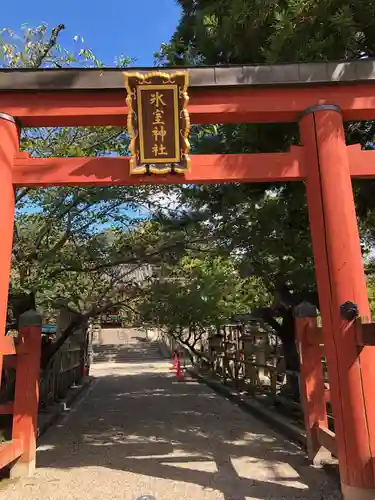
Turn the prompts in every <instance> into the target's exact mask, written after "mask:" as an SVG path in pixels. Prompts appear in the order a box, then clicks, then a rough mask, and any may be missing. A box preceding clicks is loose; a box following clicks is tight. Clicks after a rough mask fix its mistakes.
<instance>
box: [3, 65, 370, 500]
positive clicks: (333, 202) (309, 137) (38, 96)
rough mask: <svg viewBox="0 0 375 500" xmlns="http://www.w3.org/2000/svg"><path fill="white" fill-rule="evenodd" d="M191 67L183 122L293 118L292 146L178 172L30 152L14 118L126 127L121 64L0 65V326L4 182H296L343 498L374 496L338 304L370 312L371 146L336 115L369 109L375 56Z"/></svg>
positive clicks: (201, 162)
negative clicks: (351, 142)
mask: <svg viewBox="0 0 375 500" xmlns="http://www.w3.org/2000/svg"><path fill="white" fill-rule="evenodd" d="M179 69H180V68H179ZM140 71H145V72H148V71H149V70H145V69H143V70H140ZM153 71H155V68H153ZM163 71H164V72H165V71H168V69H167V70H166V69H164V68H163ZM189 76H190V82H191V84H190V88H189V95H190V103H189V106H188V110H189V114H190V118H191V122H192V123H194V124H212V123H241V122H242V123H245V122H269V123H271V122H272V123H275V122H298V123H299V128H300V139H301V145H300V146H295V147H292V148H291V150H290V152H288V153H272V154H238V155H193V156H192V157H191V170H190V172H188V173H186V174H184V175H183V176H178V175H174V176H169V175H153V176H139V175H130V173H129V165H128V162H129V160H128V159H127V158H47V159H41V158H37V159H36V158H30V157H29V156H28V155H27V154H26V153H21V152H20V151H19V127H20V126H21V127H44V126H84V125H88V126H102V125H116V126H124V127H125V124H126V116H127V108H126V105H125V91H124V83H123V75H122V73H121V72H120V71H116V70H105V69H98V70H73V69H72V70H37V71H35V70H1V71H0V112H1V113H0V214H1V217H0V235H1V238H2V244H1V246H0V335H3V334H4V331H5V316H6V305H7V296H8V286H9V275H10V260H11V251H12V239H13V219H14V204H15V201H14V187H18V186H29V187H38V186H40V187H41V186H51V185H60V186H61V185H98V186H99V185H100V186H103V185H140V184H176V183H197V184H199V183H224V182H269V181H304V182H305V184H306V191H307V200H308V207H309V217H310V227H311V237H312V243H313V249H314V259H315V268H316V275H317V283H318V292H319V299H320V305H321V313H322V319H323V337H324V344H325V350H326V356H327V361H328V371H329V378H330V386H331V401H332V406H333V411H334V418H335V431H336V446H337V450H338V456H339V462H340V473H341V483H342V489H343V492H344V497H345V499H346V500H348V499H350V500H351V499H355V500H360V499H370V498H371V499H373V498H375V462H374V457H375V363H374V359H375V358H374V356H373V355H372V354H374V351H371V347H369V346H365V347H363V348H362V349H361V350H360V349H359V347H358V345H357V344H358V342H357V339H356V337H355V334H354V333H353V329H352V328H350V327H349V326H350V325H348V322H346V321H343V319H342V317H341V315H340V305H342V304H343V303H345V302H346V301H352V302H354V303H356V304H357V305H358V307H359V311H360V315H361V318H362V321H363V322H370V311H369V305H368V298H367V290H366V281H365V275H364V269H363V263H362V255H361V251H360V244H359V235H358V228H357V221H356V214H355V207H354V201H353V193H352V185H351V177H353V178H375V151H362V150H361V148H360V146H359V145H355V146H349V147H348V146H346V144H345V137H344V129H343V122H344V121H346V120H368V119H375V85H374V83H373V82H374V80H373V79H374V78H375V63H373V62H372V61H370V60H362V61H354V62H345V63H316V64H287V65H276V66H258V67H251V66H240V67H219V68H209V67H202V68H191V69H189ZM31 328H32V327H31ZM14 352H15V349H14V346H13V344H12V342H11V341H10V340H9V339H7V338H5V337H3V336H2V337H0V358H2V356H1V354H3V355H6V354H12V353H14ZM34 389H35V388H34ZM24 396H25V398H26V396H27V395H24ZM26 400H27V398H26V399H25V401H26ZM30 404H31V403H30ZM33 404H35V398H34V403H33ZM20 407H22V405H20ZM23 408H25V405H24V406H23ZM29 410H30V411H31V410H32V409H31V408H29ZM34 410H35V409H34ZM26 413H27V411H26ZM15 418H16V415H15ZM18 418H19V419H21V420H22V415H18ZM33 425H35V419H34V422H31V420H29V421H28V423H27V424H26V427H25V428H24V431H23V434H22V435H21V436H20V439H17V446H16V445H14V447H13V448H12V446H11V445H9V444H7V445H5V446H6V447H7V448H6V449H5V447H4V445H0V465H1V464H4V463H6V458H4V457H5V455H6V453H8V455H7V456H8V457H11V459H12V460H13V459H14V458H17V457H19V456H20V455H21V458H20V459H19V460H20V464H21V465H22V460H23V463H24V465H26V468H24V469H23V470H26V471H27V472H29V471H30V464H31V465H32V463H33V453H34V454H35V449H34V450H31V454H30V453H28V454H27V453H25V449H26V448H27V449H28V450H29V452H30V447H31V448H33V447H34V448H35V439H34V441H33V439H32V436H31V434H32V433H33V432H34V431H35V429H34V427H33ZM2 446H3V448H2ZM10 450H11V451H10ZM22 453H23V455H22ZM2 454H3V459H2V460H1V457H2ZM23 456H24V459H22V457H23ZM34 456H35V455H34ZM8 461H9V460H8ZM19 470H20V471H21V470H22V467H21V468H20V469H19Z"/></svg>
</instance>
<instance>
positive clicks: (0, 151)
mask: <svg viewBox="0 0 375 500" xmlns="http://www.w3.org/2000/svg"><path fill="white" fill-rule="evenodd" d="M18 151H19V130H18V127H17V123H16V120H15V119H14V118H13V117H12V116H9V115H7V114H5V113H1V112H0V338H1V337H2V336H3V335H5V326H6V313H7V304H8V291H9V282H10V271H11V256H12V244H13V230H14V208H15V197H14V188H13V183H12V168H13V164H14V159H15V157H16V155H17V153H18ZM0 354H1V352H0ZM0 379H1V370H0Z"/></svg>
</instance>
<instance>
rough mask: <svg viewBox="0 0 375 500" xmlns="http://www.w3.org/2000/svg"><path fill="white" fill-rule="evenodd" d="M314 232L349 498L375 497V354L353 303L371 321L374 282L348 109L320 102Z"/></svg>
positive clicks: (313, 130) (313, 164)
mask: <svg viewBox="0 0 375 500" xmlns="http://www.w3.org/2000/svg"><path fill="white" fill-rule="evenodd" d="M300 134H301V140H302V144H303V147H304V166H305V169H306V175H307V183H306V191H307V200H308V207H309V217H310V228H311V237H312V244H313V250H314V260H315V268H316V275H317V283H318V292H319V304H320V310H321V313H322V325H323V337H324V345H325V351H326V357H327V368H328V376H329V380H330V387H331V390H330V392H331V402H332V409H333V414H334V419H335V433H336V437H337V446H338V457H339V463H340V476H341V486H342V491H343V495H344V499H345V500H367V499H371V500H373V498H374V497H375V479H374V470H373V467H374V464H373V457H374V455H375V398H374V397H373V387H374V384H375V364H374V362H373V359H374V355H373V353H374V351H373V350H371V347H365V348H363V349H362V351H361V353H360V354H359V350H358V347H357V342H356V335H355V331H354V330H355V329H354V328H352V327H350V321H347V320H345V319H343V318H342V317H341V311H340V306H341V305H342V304H344V303H345V302H347V301H351V302H353V303H355V304H357V305H358V308H359V313H360V315H361V317H362V320H363V321H369V319H370V312H369V305H368V299H367V290H366V281H365V275H364V269H363V262H362V255H361V250H360V241H359V235H358V228H357V220H356V214H355V206H354V199H353V192H352V185H351V177H350V165H349V160H348V154H347V147H346V144H345V135H344V128H343V121H342V116H341V112H340V110H339V109H338V108H337V107H336V106H333V105H321V106H315V107H314V108H311V109H309V110H307V111H306V112H305V113H304V116H303V117H302V118H301V121H300Z"/></svg>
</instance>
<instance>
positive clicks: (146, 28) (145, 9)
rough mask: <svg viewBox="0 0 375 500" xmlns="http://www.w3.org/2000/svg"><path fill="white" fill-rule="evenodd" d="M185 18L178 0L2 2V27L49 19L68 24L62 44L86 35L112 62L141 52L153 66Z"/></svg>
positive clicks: (141, 57)
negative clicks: (155, 59) (155, 55)
mask: <svg viewBox="0 0 375 500" xmlns="http://www.w3.org/2000/svg"><path fill="white" fill-rule="evenodd" d="M20 4H22V6H21V5H20ZM94 4H96V5H97V6H98V7H97V8H94ZM179 18H180V9H179V7H178V6H177V2H176V1H175V0H132V1H130V0H106V1H104V2H98V3H96V2H94V0H64V1H62V2H55V1H53V0H52V1H51V0H37V1H35V2H28V1H27V0H13V1H3V2H1V27H4V28H11V29H12V30H14V31H17V30H19V29H20V27H21V25H22V24H24V23H27V24H28V25H29V26H37V25H38V24H40V23H42V22H45V23H47V24H48V25H49V26H50V27H53V26H56V25H58V24H61V23H62V24H65V25H66V31H65V32H63V33H62V35H61V38H60V44H61V45H63V46H64V47H66V48H69V47H71V46H72V45H73V42H72V40H73V37H74V36H75V35H81V36H83V37H84V40H85V45H86V46H87V47H89V48H91V49H92V50H93V52H94V54H95V55H96V57H97V58H98V59H100V60H102V61H103V62H104V64H105V65H106V66H113V65H114V59H115V57H116V56H120V55H122V54H123V55H125V56H129V57H135V58H136V59H137V62H136V63H135V65H137V66H151V65H152V63H153V56H152V54H153V52H155V51H157V50H158V49H159V47H160V44H161V43H162V42H166V41H169V39H170V37H171V35H172V34H173V32H174V29H175V27H176V25H177V23H178V21H179Z"/></svg>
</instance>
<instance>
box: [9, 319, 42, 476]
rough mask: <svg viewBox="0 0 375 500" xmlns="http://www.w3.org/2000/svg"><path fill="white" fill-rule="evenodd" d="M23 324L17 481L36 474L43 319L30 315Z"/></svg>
mask: <svg viewBox="0 0 375 500" xmlns="http://www.w3.org/2000/svg"><path fill="white" fill-rule="evenodd" d="M19 324H20V332H19V339H18V340H19V342H18V345H17V369H16V390H15V395H14V411H13V431H12V439H14V440H18V441H21V442H22V446H23V453H22V455H21V457H20V458H19V459H18V460H17V462H16V463H15V464H13V466H12V468H11V477H14V478H15V477H24V476H29V475H31V474H32V473H33V472H34V470H35V455H36V437H37V431H38V405H39V372H40V354H41V339H42V316H41V315H40V314H39V313H38V312H36V311H27V312H25V313H24V314H22V315H21V317H20V322H19Z"/></svg>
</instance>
